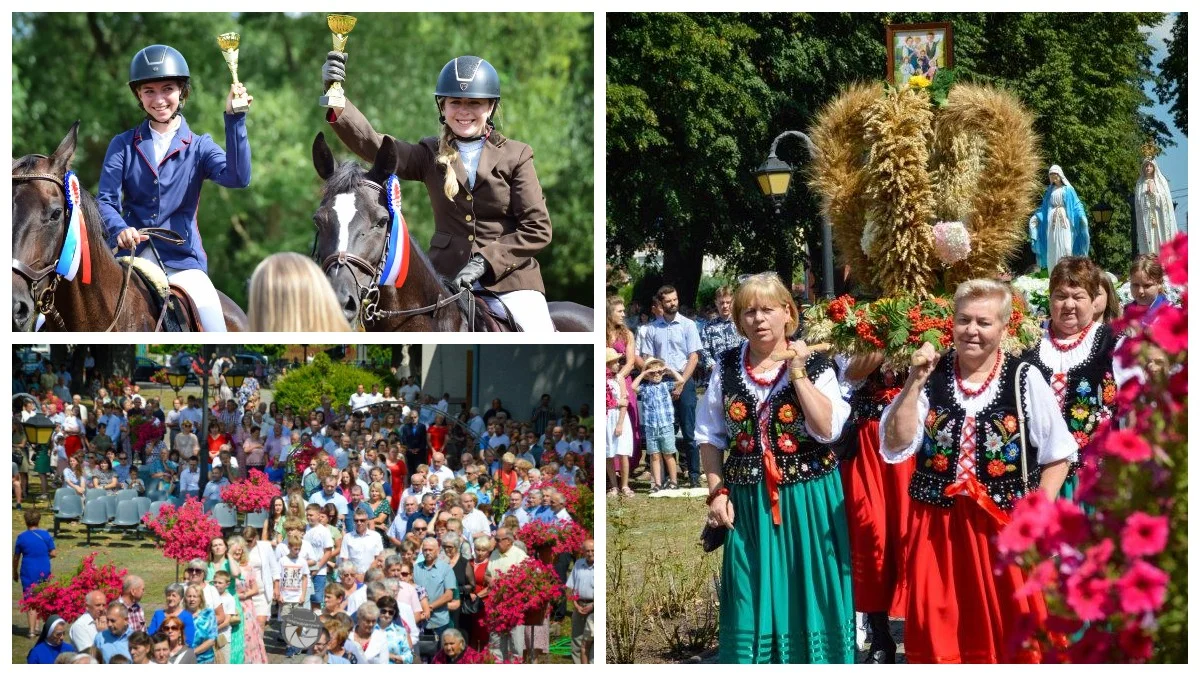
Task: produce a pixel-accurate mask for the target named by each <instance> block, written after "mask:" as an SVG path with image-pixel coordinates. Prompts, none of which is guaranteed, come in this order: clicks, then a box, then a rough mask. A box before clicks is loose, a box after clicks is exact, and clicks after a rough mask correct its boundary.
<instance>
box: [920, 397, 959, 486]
mask: <svg viewBox="0 0 1200 675" xmlns="http://www.w3.org/2000/svg"><path fill="white" fill-rule="evenodd" d="M949 420H950V416H949V415H948V414H947V413H942V414H940V415H939V414H938V413H937V411H936V410H933V409H930V410H929V414H928V415H926V416H925V440H924V442H923V444H922V448H921V452H922V453H923V454H924V455H925V456H926V457H928V458H929V459H926V460H925V466H932V467H933V469H934V470H935V471H945V470H946V469H948V468H949V467H950V455H951V454H952V453H953V452H954V434H953V433H951V428H950V426H951V425H949V424H948V422H949Z"/></svg>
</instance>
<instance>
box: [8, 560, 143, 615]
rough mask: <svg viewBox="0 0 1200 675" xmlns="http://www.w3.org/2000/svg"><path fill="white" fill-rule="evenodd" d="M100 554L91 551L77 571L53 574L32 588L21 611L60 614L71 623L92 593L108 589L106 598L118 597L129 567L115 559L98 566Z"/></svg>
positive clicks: (24, 599)
mask: <svg viewBox="0 0 1200 675" xmlns="http://www.w3.org/2000/svg"><path fill="white" fill-rule="evenodd" d="M98 555H99V553H91V554H89V555H88V556H87V557H86V558H84V559H83V562H81V563H79V567H78V568H76V570H75V573H74V574H68V575H66V576H62V577H58V578H50V579H47V580H45V581H43V582H41V583H40V584H37V585H36V586H34V587H32V588H30V589H29V594H28V595H26V596H25V597H24V598H22V599H21V603H20V607H21V611H22V612H30V611H32V612H37V613H38V616H40V617H42V618H43V619H45V618H47V617H49V616H51V615H52V614H57V615H59V616H61V617H62V618H63V620H64V621H66V622H67V623H71V622H72V621H74V620H75V619H78V618H79V617H80V616H83V612H84V609H85V607H84V603H83V599H84V597H85V596H86V595H87V594H88V593H90V592H92V591H104V599H105V602H112V601H113V600H116V599H117V598H118V597H119V596H120V595H121V584H122V583H124V581H125V572H126V570H125V569H124V568H118V567H117V566H116V565H114V564H113V563H112V562H107V563H105V564H104V565H101V566H99V567H97V566H96V556H98Z"/></svg>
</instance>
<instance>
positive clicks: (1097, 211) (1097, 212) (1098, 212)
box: [1092, 202, 1113, 227]
mask: <svg viewBox="0 0 1200 675" xmlns="http://www.w3.org/2000/svg"><path fill="white" fill-rule="evenodd" d="M1112 214H1113V208H1112V207H1111V206H1109V204H1108V202H1100V203H1099V204H1096V205H1095V206H1093V207H1092V222H1093V223H1096V224H1097V225H1099V226H1101V227H1103V226H1105V225H1108V221H1110V220H1112Z"/></svg>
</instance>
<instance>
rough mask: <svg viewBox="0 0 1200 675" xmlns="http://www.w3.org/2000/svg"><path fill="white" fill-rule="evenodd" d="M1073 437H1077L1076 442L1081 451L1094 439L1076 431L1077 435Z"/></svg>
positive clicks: (1074, 434)
mask: <svg viewBox="0 0 1200 675" xmlns="http://www.w3.org/2000/svg"><path fill="white" fill-rule="evenodd" d="M1071 435H1072V436H1074V437H1075V442H1076V443H1078V444H1079V448H1080V449H1081V450H1082V449H1083V448H1084V446H1086V445H1087V444H1088V443H1091V442H1092V439H1091V438H1090V437H1089V436H1088V435H1087V434H1085V433H1083V432H1082V431H1076V432H1075V433H1073V434H1071Z"/></svg>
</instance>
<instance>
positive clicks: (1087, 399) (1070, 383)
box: [1021, 324, 1117, 475]
mask: <svg viewBox="0 0 1200 675" xmlns="http://www.w3.org/2000/svg"><path fill="white" fill-rule="evenodd" d="M1095 331H1096V334H1095V335H1094V336H1093V337H1092V346H1091V349H1090V350H1088V352H1087V355H1086V356H1085V357H1084V359H1083V361H1081V362H1079V363H1077V364H1076V365H1074V366H1072V367H1071V368H1070V369H1068V371H1067V372H1066V373H1056V372H1054V367H1053V366H1050V365H1047V364H1046V362H1045V361H1044V360H1043V359H1042V353H1041V352H1042V347H1043V345H1042V343H1039V344H1038V345H1036V346H1034V347H1033V348H1031V349H1029V350H1027V351H1026V352H1025V353H1024V354H1022V355H1021V358H1022V359H1024V360H1025V361H1028V362H1029V364H1030V365H1032V366H1033V367H1035V368H1037V369H1038V370H1040V371H1042V375H1044V376H1045V377H1046V382H1048V383H1050V389H1051V390H1052V391H1053V392H1054V397H1055V398H1056V399H1058V407H1059V411H1060V412H1061V413H1062V416H1063V419H1065V420H1066V422H1067V429H1069V430H1070V431H1071V435H1073V436H1074V437H1075V442H1076V443H1078V444H1079V455H1078V459H1076V460H1074V461H1072V462H1071V475H1074V473H1075V470H1076V469H1077V468H1079V466H1080V464H1081V463H1082V459H1083V457H1084V454H1083V453H1084V450H1085V449H1086V447H1087V445H1088V443H1090V442H1091V438H1092V435H1093V434H1094V433H1095V432H1096V430H1097V428H1098V427H1099V426H1100V423H1101V422H1102V421H1104V420H1107V419H1109V418H1111V417H1112V416H1113V413H1114V411H1115V409H1116V401H1117V382H1116V379H1114V378H1113V372H1112V369H1113V350H1114V349H1116V346H1117V340H1116V336H1115V335H1113V331H1112V328H1110V327H1109V326H1108V325H1107V324H1100V325H1099V326H1096V329H1095ZM1047 339H1048V338H1046V337H1043V338H1042V342H1043V343H1044V342H1045V341H1046V340H1047ZM1075 349H1083V345H1082V343H1081V344H1080V345H1079V346H1077V347H1075Z"/></svg>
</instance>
